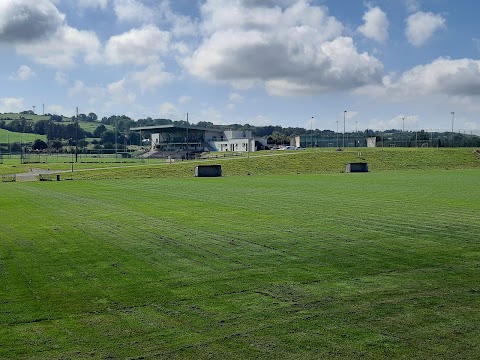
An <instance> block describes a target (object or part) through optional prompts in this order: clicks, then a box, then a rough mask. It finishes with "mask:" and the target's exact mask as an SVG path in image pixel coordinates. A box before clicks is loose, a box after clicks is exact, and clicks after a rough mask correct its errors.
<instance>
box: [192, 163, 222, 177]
mask: <svg viewBox="0 0 480 360" xmlns="http://www.w3.org/2000/svg"><path fill="white" fill-rule="evenodd" d="M195 176H196V177H218V176H222V165H198V166H196V167H195Z"/></svg>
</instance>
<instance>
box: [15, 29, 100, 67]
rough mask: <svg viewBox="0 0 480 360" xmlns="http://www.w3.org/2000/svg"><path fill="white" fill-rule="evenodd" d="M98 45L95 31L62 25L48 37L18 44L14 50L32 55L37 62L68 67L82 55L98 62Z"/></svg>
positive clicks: (88, 59)
mask: <svg viewBox="0 0 480 360" xmlns="http://www.w3.org/2000/svg"><path fill="white" fill-rule="evenodd" d="M100 47H101V45H100V41H99V40H98V38H97V36H96V34H95V33H93V32H89V31H80V30H77V29H75V28H72V27H69V26H62V27H60V28H59V29H58V30H57V31H56V32H55V34H53V35H52V36H50V37H49V38H48V39H45V40H43V41H38V42H35V43H30V44H24V43H22V44H18V45H17V46H16V50H17V52H18V53H19V54H22V55H26V56H30V57H32V58H33V59H34V60H35V61H36V62H38V63H41V64H44V65H49V66H52V67H56V68H68V67H72V66H73V65H74V64H75V62H76V59H77V58H78V57H79V56H82V55H83V59H84V60H85V61H86V62H87V63H94V62H98V60H99V53H98V51H99V49H100ZM59 49H61V51H59Z"/></svg>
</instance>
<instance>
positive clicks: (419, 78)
mask: <svg viewBox="0 0 480 360" xmlns="http://www.w3.org/2000/svg"><path fill="white" fill-rule="evenodd" d="M479 13H480V2H479V1H474V0H456V1H451V0H377V1H375V0H371V1H370V0H366V1H361V0H171V1H168V0H75V1H72V0H35V1H32V0H0V65H1V66H0V78H1V84H2V85H1V86H0V112H1V113H5V112H19V111H23V110H31V109H33V106H35V112H36V113H37V114H42V113H43V111H45V113H51V114H59V115H60V114H61V115H65V116H73V115H75V113H76V108H77V107H78V111H79V113H84V114H88V113H90V112H94V113H95V114H97V116H98V117H99V118H101V117H103V116H107V117H108V116H110V115H127V116H130V117H131V118H132V119H134V120H136V119H140V118H147V117H151V118H154V119H155V118H169V119H172V120H186V116H187V115H186V114H187V113H188V115H189V121H190V122H191V123H197V122H199V121H209V122H212V123H214V124H234V123H236V124H251V125H255V126H267V125H281V126H283V127H303V128H306V129H311V128H314V129H320V130H325V129H328V130H334V131H336V130H337V129H338V130H339V131H343V127H344V126H345V128H346V131H353V130H358V131H360V130H364V129H367V128H368V129H374V130H387V129H400V130H401V129H405V130H409V131H411V130H417V129H426V130H429V129H430V130H445V131H446V130H448V131H450V130H451V129H452V126H453V128H454V130H455V131H461V132H464V131H465V132H468V133H469V132H478V131H479V130H480V101H479V100H480V60H479V55H480V25H478V14H479Z"/></svg>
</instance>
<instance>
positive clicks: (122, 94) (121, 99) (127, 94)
mask: <svg viewBox="0 0 480 360" xmlns="http://www.w3.org/2000/svg"><path fill="white" fill-rule="evenodd" d="M107 91H108V96H109V98H108V100H107V105H108V106H112V105H113V104H132V103H134V102H135V100H136V98H137V96H136V95H135V94H134V93H133V92H131V91H128V90H127V89H126V80H125V79H122V80H119V81H117V82H113V83H110V84H109V85H108V86H107Z"/></svg>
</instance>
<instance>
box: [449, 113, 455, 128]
mask: <svg viewBox="0 0 480 360" xmlns="http://www.w3.org/2000/svg"><path fill="white" fill-rule="evenodd" d="M450 114H452V133H453V122H454V121H455V111H451V112H450Z"/></svg>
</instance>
